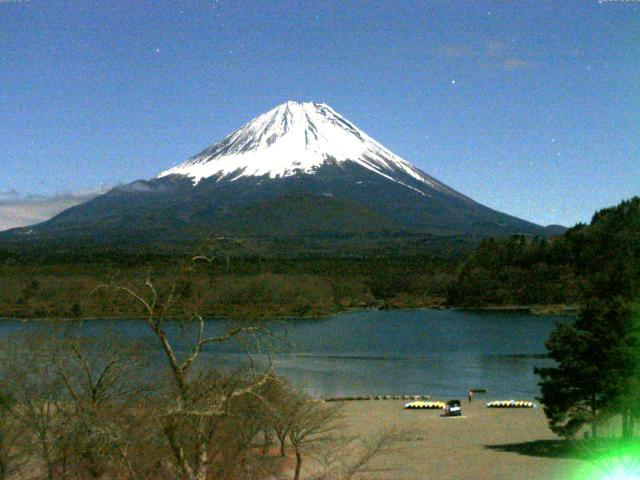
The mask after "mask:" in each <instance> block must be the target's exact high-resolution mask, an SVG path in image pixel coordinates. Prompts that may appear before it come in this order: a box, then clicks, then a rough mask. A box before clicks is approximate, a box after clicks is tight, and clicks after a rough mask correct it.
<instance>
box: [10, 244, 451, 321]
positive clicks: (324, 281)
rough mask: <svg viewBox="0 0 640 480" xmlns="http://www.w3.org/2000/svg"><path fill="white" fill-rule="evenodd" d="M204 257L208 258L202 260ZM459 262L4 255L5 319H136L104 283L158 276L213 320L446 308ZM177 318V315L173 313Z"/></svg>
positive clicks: (131, 307) (133, 311) (426, 258)
mask: <svg viewBox="0 0 640 480" xmlns="http://www.w3.org/2000/svg"><path fill="white" fill-rule="evenodd" d="M204 257H206V258H204ZM458 263H459V260H458V259H448V258H444V259H443V258H434V257H430V256H427V255H422V256H418V255H416V256H411V257H408V256H407V257H392V258H390V257H377V256H372V257H369V258H342V259H336V258H333V259H331V258H296V259H282V258H280V259H278V258H260V257H247V256H235V255H227V254H226V253H225V252H222V253H220V252H217V253H215V254H209V253H207V254H206V255H204V256H203V258H200V259H199V260H196V261H193V258H192V257H191V256H189V257H187V256H174V257H165V256H156V257H148V256H143V255H140V256H136V255H122V256H121V257H119V256H118V255H117V254H114V255H102V256H100V255H98V256H95V257H91V258H87V259H86V260H83V261H77V258H76V257H75V256H70V257H68V258H65V257H63V256H60V255H58V256H57V257H55V258H53V259H51V258H47V259H45V260H42V259H29V258H28V257H20V258H16V257H15V256H13V257H9V258H5V260H4V261H3V262H2V263H0V316H4V317H16V318H45V317H49V318H79V317H117V316H127V315H129V316H131V315H135V316H138V315H139V313H140V312H139V308H138V307H137V306H135V305H133V304H131V302H126V301H124V300H122V299H120V300H114V299H113V298H110V296H109V293H108V291H107V290H105V289H104V288H101V286H104V285H107V284H110V283H113V282H116V281H117V282H122V283H135V282H138V281H140V280H144V278H146V276H147V275H148V274H149V272H151V274H152V276H153V278H154V281H156V282H157V283H158V285H160V286H161V287H162V288H167V287H169V286H170V285H175V288H176V292H177V294H178V295H180V296H181V299H182V301H183V302H191V303H192V304H193V306H194V308H195V307H197V308H198V311H199V312H201V313H202V314H204V315H207V316H225V317H251V316H254V317H255V316H261V317H262V316H286V315H292V316H314V315H324V314H330V313H334V312H338V311H342V310H345V309H350V308H385V307H403V306H406V307H419V306H432V305H439V304H442V303H443V302H444V300H445V295H446V290H447V288H448V284H449V282H450V281H451V279H452V278H453V274H454V272H455V269H456V267H457V265H458ZM176 313H178V312H176Z"/></svg>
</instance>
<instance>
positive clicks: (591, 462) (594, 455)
mask: <svg viewBox="0 0 640 480" xmlns="http://www.w3.org/2000/svg"><path fill="white" fill-rule="evenodd" d="M604 445H606V444H599V445H598V446H594V445H591V446H590V448H586V449H585V454H586V455H585V460H586V462H584V463H583V464H582V466H581V467H580V468H579V469H578V471H577V472H575V475H574V476H573V477H572V480H640V445H639V444H638V443H637V442H634V443H633V444H626V445H625V444H620V443H614V444H611V443H609V444H608V447H605V446H604Z"/></svg>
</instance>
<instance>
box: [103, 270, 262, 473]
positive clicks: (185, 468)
mask: <svg viewBox="0 0 640 480" xmlns="http://www.w3.org/2000/svg"><path fill="white" fill-rule="evenodd" d="M115 289H116V290H117V291H121V292H124V293H126V294H127V295H129V296H130V297H132V298H133V299H135V300H136V301H137V302H138V303H139V304H140V305H141V306H142V307H143V308H144V311H145V316H144V321H145V322H146V324H147V326H148V327H149V329H150V331H151V332H152V333H153V335H154V336H155V338H156V340H157V341H158V343H159V344H160V346H161V348H162V351H163V352H164V356H165V358H166V360H167V362H168V365H169V368H170V373H171V375H170V380H169V381H170V388H169V390H168V391H169V392H170V395H171V398H170V399H169V400H170V402H169V403H168V404H167V405H166V407H165V406H163V407H162V409H161V411H160V412H159V413H158V416H159V417H160V419H161V423H162V431H163V433H164V436H165V438H166V440H167V443H168V446H169V448H170V451H171V453H172V460H171V463H172V465H173V468H174V469H175V471H176V473H177V474H178V475H179V476H180V478H182V479H183V480H206V479H207V478H209V472H210V470H211V469H212V462H213V460H214V459H213V458H212V457H211V454H212V451H213V450H214V443H215V440H216V436H215V435H214V432H215V430H216V428H217V426H218V424H219V419H220V418H221V417H224V416H228V415H229V414H230V410H231V406H232V401H233V400H234V399H236V398H237V397H240V396H243V395H248V394H250V393H252V392H254V391H256V390H257V389H258V388H259V387H260V386H261V385H263V384H264V383H265V382H266V381H267V380H268V379H269V378H270V371H268V372H266V373H262V374H258V373H257V371H256V369H255V365H254V364H253V362H251V368H250V369H249V370H250V375H249V377H248V378H245V379H244V380H245V381H243V382H219V381H217V380H218V379H216V378H212V376H211V373H210V372H204V373H203V371H202V370H197V369H194V365H195V363H196V360H197V359H198V357H199V355H200V353H201V352H202V350H203V348H204V347H205V346H207V345H210V344H221V343H224V342H227V341H229V340H231V339H234V338H240V337H242V336H245V335H249V334H253V333H256V332H258V331H259V330H260V329H259V328H258V327H255V326H239V327H235V328H233V329H231V330H229V331H227V332H226V333H224V334H222V335H217V336H210V335H207V334H206V332H205V320H204V318H203V317H202V316H201V315H198V314H190V315H189V317H188V318H189V319H190V320H191V321H192V322H193V321H194V322H195V323H196V324H197V328H198V330H197V336H196V339H195V341H194V342H193V345H192V348H191V352H190V353H189V354H187V355H186V356H184V358H180V357H179V356H178V354H177V353H176V350H175V348H174V346H173V345H172V343H171V340H170V338H169V335H168V334H167V331H166V329H165V321H166V319H167V314H168V313H169V312H170V311H171V310H172V308H174V306H175V305H174V301H175V288H172V289H171V291H169V292H168V294H167V295H166V296H165V297H164V298H163V299H162V300H161V299H160V295H159V294H158V291H157V290H156V288H155V286H154V285H153V283H152V281H151V279H150V277H147V280H146V281H145V289H146V294H145V293H140V292H137V291H135V290H134V289H132V288H129V287H126V286H116V287H115Z"/></svg>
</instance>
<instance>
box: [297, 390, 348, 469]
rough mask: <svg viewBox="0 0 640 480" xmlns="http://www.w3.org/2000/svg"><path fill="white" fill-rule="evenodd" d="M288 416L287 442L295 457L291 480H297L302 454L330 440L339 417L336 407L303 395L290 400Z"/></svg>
mask: <svg viewBox="0 0 640 480" xmlns="http://www.w3.org/2000/svg"><path fill="white" fill-rule="evenodd" d="M290 414H291V417H292V419H291V425H290V427H289V440H290V441H291V445H292V446H293V449H294V451H295V456H296V467H295V471H294V476H293V478H294V480H299V479H300V472H301V470H302V460H303V454H305V453H311V452H314V451H317V450H318V449H319V447H320V446H321V445H322V444H325V443H327V442H329V441H330V440H331V439H332V435H333V433H334V432H335V430H336V427H337V425H336V421H337V420H338V419H339V418H340V415H339V409H338V408H337V406H329V405H326V404H325V403H323V402H319V401H315V400H311V399H308V398H306V397H305V396H303V395H298V396H297V398H293V399H292V404H291V409H290Z"/></svg>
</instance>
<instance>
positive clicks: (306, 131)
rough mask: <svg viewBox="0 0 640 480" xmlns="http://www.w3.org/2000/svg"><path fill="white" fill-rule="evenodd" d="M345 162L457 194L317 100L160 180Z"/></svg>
mask: <svg viewBox="0 0 640 480" xmlns="http://www.w3.org/2000/svg"><path fill="white" fill-rule="evenodd" d="M344 162H353V163H355V164H358V165H360V166H362V167H364V168H366V169H368V170H371V171H372V172H375V173H377V174H379V175H382V176H383V177H385V178H387V179H389V180H392V181H394V182H396V183H399V184H402V185H404V186H406V187H407V188H410V189H412V190H416V191H417V192H418V193H421V194H424V192H422V191H421V189H418V188H415V187H414V186H410V185H408V184H407V182H406V177H405V176H406V175H408V176H409V177H412V178H413V179H414V180H418V181H419V182H421V183H424V184H426V185H428V186H429V187H431V188H435V189H437V190H440V191H446V192H448V193H456V192H453V191H452V190H451V189H449V188H448V187H446V186H445V185H443V184H442V183H440V182H438V181H437V180H435V179H434V178H431V177H430V176H428V175H426V174H424V173H423V172H421V171H420V170H418V169H417V168H415V167H414V166H413V165H411V163H409V162H407V161H406V160H404V159H402V158H400V157H399V156H397V155H395V154H394V153H392V152H391V151H390V150H388V149H387V148H385V147H384V146H383V145H381V144H380V143H378V142H377V141H375V140H374V139H372V138H371V137H369V136H368V135H367V134H365V133H364V132H363V131H361V130H360V129H358V128H357V127H356V126H355V125H353V123H351V122H349V121H348V120H346V119H345V118H344V117H342V116H341V115H340V114H339V113H337V112H336V111H335V110H333V109H332V108H331V107H330V106H328V105H326V104H324V103H314V102H294V101H288V102H286V103H283V104H281V105H279V106H277V107H276V108H274V109H272V110H270V111H268V112H266V113H263V114H262V115H260V116H258V117H256V118H254V119H253V120H251V121H250V122H248V123H246V124H244V125H243V126H242V127H240V128H239V129H238V130H236V131H235V132H234V133H232V134H231V135H229V136H227V137H226V138H225V139H223V140H222V141H220V142H218V143H215V144H213V145H211V146H210V147H208V148H206V149H205V150H203V151H202V152H200V153H198V154H197V155H195V156H193V157H191V158H190V159H189V160H187V161H186V162H184V163H181V164H180V165H178V166H176V167H174V168H171V169H170V170H167V171H165V172H162V173H161V174H160V175H158V177H157V178H162V177H166V176H169V175H182V176H187V177H189V178H191V179H192V180H193V182H194V184H197V183H199V182H200V181H201V180H202V179H205V178H210V177H215V178H217V179H218V180H222V179H227V180H231V181H233V180H236V179H239V178H241V177H250V176H254V177H255V176H268V177H269V178H283V177H289V176H292V175H296V174H313V173H314V172H316V171H317V170H318V168H319V167H321V166H322V165H324V164H327V163H335V164H341V163H344ZM399 174H400V175H399ZM403 177H404V178H403ZM412 183H413V182H412Z"/></svg>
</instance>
